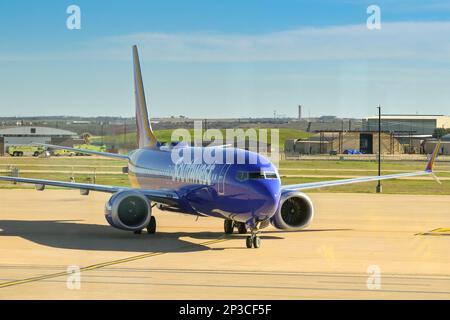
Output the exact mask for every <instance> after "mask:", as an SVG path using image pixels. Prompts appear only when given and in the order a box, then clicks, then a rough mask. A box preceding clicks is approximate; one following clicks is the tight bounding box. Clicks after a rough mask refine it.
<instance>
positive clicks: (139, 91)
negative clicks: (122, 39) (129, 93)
mask: <svg viewBox="0 0 450 320" xmlns="http://www.w3.org/2000/svg"><path fill="white" fill-rule="evenodd" d="M133 69H134V96H135V99H136V127H137V143H138V146H139V148H152V147H156V146H157V144H158V140H156V137H155V134H154V133H153V130H152V126H151V125H150V121H149V118H148V112H147V104H146V102H145V93H144V84H143V82H142V73H141V65H140V63H139V54H138V49H137V46H133Z"/></svg>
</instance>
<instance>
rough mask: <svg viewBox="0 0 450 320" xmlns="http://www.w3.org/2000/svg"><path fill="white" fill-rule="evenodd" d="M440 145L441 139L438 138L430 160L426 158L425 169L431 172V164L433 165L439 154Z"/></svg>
mask: <svg viewBox="0 0 450 320" xmlns="http://www.w3.org/2000/svg"><path fill="white" fill-rule="evenodd" d="M440 147H441V141H440V140H439V141H438V143H437V144H436V147H434V150H433V153H432V154H431V157H430V160H428V163H427V167H426V169H425V171H427V172H433V166H434V163H435V162H436V158H437V156H438V154H439V148H440Z"/></svg>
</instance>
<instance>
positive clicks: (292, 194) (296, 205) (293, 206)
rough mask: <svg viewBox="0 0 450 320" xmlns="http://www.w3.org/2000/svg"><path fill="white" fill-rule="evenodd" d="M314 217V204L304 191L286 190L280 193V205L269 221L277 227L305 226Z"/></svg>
mask: <svg viewBox="0 0 450 320" xmlns="http://www.w3.org/2000/svg"><path fill="white" fill-rule="evenodd" d="M313 217H314V206H313V203H312V201H311V199H310V198H309V197H308V196H307V195H306V194H304V193H301V192H298V191H288V192H285V193H282V194H281V198H280V205H279V206H278V210H277V212H276V213H275V215H274V216H273V217H272V218H271V220H270V222H271V223H272V225H273V226H274V227H275V228H277V229H287V230H299V229H303V228H306V227H307V226H308V225H309V224H310V223H311V221H312V219H313Z"/></svg>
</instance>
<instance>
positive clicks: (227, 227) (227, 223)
mask: <svg viewBox="0 0 450 320" xmlns="http://www.w3.org/2000/svg"><path fill="white" fill-rule="evenodd" d="M234 228H237V231H238V233H239V234H246V233H247V226H246V225H245V223H243V222H235V221H233V220H224V223H223V230H224V232H225V233H226V234H232V233H233V232H234Z"/></svg>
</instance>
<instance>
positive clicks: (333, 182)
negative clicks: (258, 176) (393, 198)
mask: <svg viewBox="0 0 450 320" xmlns="http://www.w3.org/2000/svg"><path fill="white" fill-rule="evenodd" d="M439 147H440V142H439V143H438V144H437V145H436V147H435V149H434V151H433V153H432V154H431V157H430V160H429V161H428V163H427V166H426V168H425V170H424V171H417V172H407V173H398V174H389V175H384V176H369V177H361V178H353V179H340V180H331V181H319V182H309V183H300V184H291V185H284V186H282V187H281V189H282V190H308V189H318V188H324V187H334V186H340V185H345V184H352V183H362V182H370V181H379V180H388V179H397V178H405V177H416V176H424V175H431V176H432V177H433V178H434V179H435V180H436V181H437V182H439V183H440V181H439V179H438V178H437V177H436V175H435V174H434V172H433V166H434V163H435V161H436V158H437V155H438V153H439Z"/></svg>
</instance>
